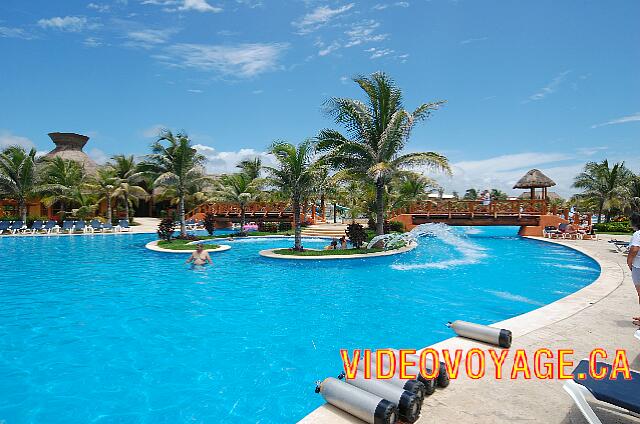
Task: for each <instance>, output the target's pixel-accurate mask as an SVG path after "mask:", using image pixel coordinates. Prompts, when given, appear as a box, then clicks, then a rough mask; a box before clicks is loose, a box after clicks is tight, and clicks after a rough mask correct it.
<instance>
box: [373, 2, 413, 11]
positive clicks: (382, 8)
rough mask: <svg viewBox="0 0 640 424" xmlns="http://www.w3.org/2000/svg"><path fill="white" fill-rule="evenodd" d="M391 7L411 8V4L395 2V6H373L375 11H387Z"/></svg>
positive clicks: (385, 4) (381, 4)
mask: <svg viewBox="0 0 640 424" xmlns="http://www.w3.org/2000/svg"><path fill="white" fill-rule="evenodd" d="M390 6H396V7H409V6H410V5H409V2H406V1H398V2H395V3H393V4H388V3H378V4H376V5H374V6H373V9H374V10H385V9H387V8H389V7H390Z"/></svg>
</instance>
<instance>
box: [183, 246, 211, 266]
mask: <svg viewBox="0 0 640 424" xmlns="http://www.w3.org/2000/svg"><path fill="white" fill-rule="evenodd" d="M186 263H193V265H206V264H209V265H213V262H212V261H211V256H209V252H207V251H205V250H204V246H203V245H202V243H198V244H197V246H196V251H195V252H193V253H192V254H191V256H189V259H187V262H186Z"/></svg>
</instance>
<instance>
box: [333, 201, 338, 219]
mask: <svg viewBox="0 0 640 424" xmlns="http://www.w3.org/2000/svg"><path fill="white" fill-rule="evenodd" d="M337 206H338V204H337V203H334V204H333V223H334V224H336V223H337V222H338V207H337Z"/></svg>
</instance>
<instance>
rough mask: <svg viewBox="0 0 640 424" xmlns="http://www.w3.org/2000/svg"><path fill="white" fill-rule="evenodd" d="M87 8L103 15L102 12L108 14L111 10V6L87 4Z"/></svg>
mask: <svg viewBox="0 0 640 424" xmlns="http://www.w3.org/2000/svg"><path fill="white" fill-rule="evenodd" d="M87 8H89V9H93V10H96V11H98V12H101V13H104V12H108V11H109V9H111V6H109V5H108V4H98V3H89V4H88V5H87Z"/></svg>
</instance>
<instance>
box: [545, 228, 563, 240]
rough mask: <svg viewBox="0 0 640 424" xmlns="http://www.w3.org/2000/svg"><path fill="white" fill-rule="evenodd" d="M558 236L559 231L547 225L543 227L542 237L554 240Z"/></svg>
mask: <svg viewBox="0 0 640 424" xmlns="http://www.w3.org/2000/svg"><path fill="white" fill-rule="evenodd" d="M560 234H561V233H560V231H558V229H557V228H556V227H554V226H553V225H547V226H546V227H544V230H542V237H549V238H554V237H558V236H560Z"/></svg>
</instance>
